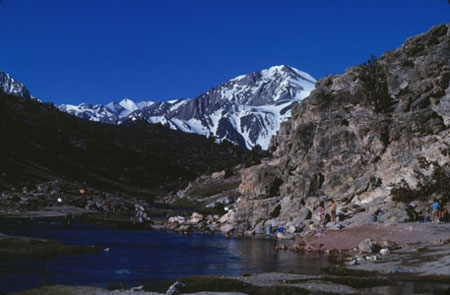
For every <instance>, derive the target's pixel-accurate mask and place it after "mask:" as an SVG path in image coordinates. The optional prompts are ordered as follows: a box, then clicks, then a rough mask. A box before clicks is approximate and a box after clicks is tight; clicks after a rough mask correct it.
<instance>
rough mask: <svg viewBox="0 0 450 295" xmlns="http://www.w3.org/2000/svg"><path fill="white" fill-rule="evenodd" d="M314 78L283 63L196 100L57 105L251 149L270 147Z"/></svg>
mask: <svg viewBox="0 0 450 295" xmlns="http://www.w3.org/2000/svg"><path fill="white" fill-rule="evenodd" d="M315 82H316V80H315V79H314V78H313V77H312V76H311V75H309V74H307V73H305V72H302V71H300V70H297V69H295V68H292V67H289V66H286V65H281V66H273V67H270V68H268V69H264V70H261V71H257V72H253V73H250V74H246V75H240V76H237V77H235V78H232V79H230V80H229V81H226V82H224V83H221V84H219V85H218V86H216V87H213V88H211V89H209V90H208V91H206V92H205V93H203V94H201V95H199V96H198V97H195V98H192V99H185V98H184V99H183V98H182V99H173V100H169V101H164V102H153V101H141V102H138V103H135V102H134V101H132V100H130V99H127V98H125V99H123V100H122V101H120V102H110V103H108V104H106V105H100V104H97V105H92V104H86V103H82V104H80V105H78V106H75V105H70V104H63V105H60V106H59V109H60V110H62V111H65V112H68V113H70V114H72V115H75V116H78V117H81V118H85V119H88V120H91V121H100V122H105V123H112V124H122V123H124V122H129V121H135V120H144V121H147V122H149V123H160V124H162V125H164V126H166V127H169V128H171V129H175V130H180V131H183V132H189V133H197V134H201V135H204V136H207V137H210V136H214V137H215V138H216V139H217V140H218V141H222V140H228V141H231V142H233V143H235V144H239V145H241V146H244V147H246V148H247V149H251V148H253V147H254V146H256V145H260V146H261V147H262V148H263V149H267V148H268V145H269V142H270V138H271V136H272V135H274V134H275V132H276V131H277V130H278V128H279V124H280V122H282V121H285V120H287V118H289V116H290V109H291V108H292V105H293V104H294V103H295V102H298V101H301V100H302V99H303V98H304V97H306V96H308V95H309V93H310V92H311V91H312V90H313V89H314V84H315Z"/></svg>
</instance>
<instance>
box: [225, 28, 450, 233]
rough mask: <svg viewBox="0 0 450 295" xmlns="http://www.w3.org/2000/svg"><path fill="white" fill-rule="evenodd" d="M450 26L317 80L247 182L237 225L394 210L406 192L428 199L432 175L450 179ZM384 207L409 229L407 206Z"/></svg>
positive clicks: (247, 175)
mask: <svg viewBox="0 0 450 295" xmlns="http://www.w3.org/2000/svg"><path fill="white" fill-rule="evenodd" d="M449 27H450V25H441V26H436V27H433V28H432V29H431V30H430V31H429V32H427V33H424V34H421V35H418V36H415V37H412V38H410V39H408V40H407V41H406V42H405V44H404V45H403V46H401V47H400V48H398V49H396V50H393V51H388V52H386V53H385V54H383V55H382V56H381V57H380V58H379V59H378V60H372V61H370V62H368V63H367V64H365V65H361V66H356V67H353V68H350V69H348V70H347V71H346V72H345V73H344V74H343V75H339V76H328V77H326V78H324V79H322V80H320V81H319V82H318V83H317V84H316V89H315V90H314V91H313V92H312V93H311V94H310V96H309V97H308V98H306V99H304V100H303V101H302V102H301V103H298V104H296V105H295V106H294V107H293V109H292V118H291V119H290V120H289V121H287V122H285V123H283V124H282V125H281V127H280V130H279V131H278V133H277V136H275V137H273V138H272V141H271V146H270V150H271V151H272V152H273V154H274V156H275V158H274V159H272V160H270V161H269V162H266V163H263V164H261V165H259V166H254V167H250V168H248V169H247V170H245V171H244V172H243V173H242V184H241V186H240V193H241V197H240V200H239V202H238V203H239V204H238V206H236V207H235V209H234V213H233V214H234V216H236V217H239V218H235V219H234V222H237V223H240V226H243V227H245V228H246V229H250V228H252V227H253V226H255V225H256V224H259V222H261V221H263V220H270V221H271V222H272V221H274V220H275V221H276V222H278V223H280V224H283V223H284V224H287V223H289V222H290V221H292V220H294V219H296V218H297V216H298V217H299V220H301V219H302V218H301V217H300V216H301V215H302V214H303V213H302V212H301V210H300V208H302V207H305V208H306V209H308V210H309V211H310V212H313V211H314V210H316V209H317V207H318V206H319V204H320V203H321V202H325V205H326V206H329V200H331V199H334V200H335V201H336V202H337V204H338V211H339V208H343V209H346V210H347V212H346V213H345V215H346V217H352V216H353V215H354V214H356V213H358V212H360V210H366V209H367V210H371V206H370V205H368V204H371V203H373V202H376V203H375V204H376V205H377V206H379V205H380V204H381V205H382V204H389V203H390V202H391V201H392V198H393V197H394V195H393V193H392V191H393V189H394V188H396V187H397V186H398V185H399V184H401V183H406V185H407V187H408V189H409V190H411V191H415V190H421V192H423V194H416V196H421V197H426V196H430V194H431V193H433V192H432V191H430V190H427V188H430V189H431V190H432V189H433V187H434V188H436V185H435V183H436V181H439V179H438V180H436V179H435V177H434V176H433V174H434V171H441V172H442V174H441V175H444V176H445V175H447V176H446V177H447V178H448V179H450V148H449V146H448V141H449V138H450V87H449V81H450V29H449ZM433 177H434V178H433ZM442 179H446V178H445V177H444V178H441V181H442ZM444 182H445V181H444ZM411 195H412V194H411ZM407 197H408V196H407ZM409 201H412V200H409ZM381 205H380V206H381ZM383 206H384V207H382V208H380V209H383V210H384V211H385V212H384V213H385V215H384V217H382V221H385V222H402V221H406V220H407V214H406V210H405V207H404V206H394V205H393V206H388V205H386V206H385V205H383ZM326 209H327V213H329V208H328V207H327V208H326ZM271 213H272V214H271ZM278 213H279V214H278ZM367 214H370V212H369V211H368V212H367ZM272 215H275V216H272ZM274 218H275V219H274ZM383 218H385V219H386V220H383ZM255 221H258V222H255Z"/></svg>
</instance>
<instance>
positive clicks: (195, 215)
mask: <svg viewBox="0 0 450 295" xmlns="http://www.w3.org/2000/svg"><path fill="white" fill-rule="evenodd" d="M202 220H203V215H202V214H200V213H197V212H194V213H192V216H191V219H189V223H190V224H198V223H200V222H201V221H202Z"/></svg>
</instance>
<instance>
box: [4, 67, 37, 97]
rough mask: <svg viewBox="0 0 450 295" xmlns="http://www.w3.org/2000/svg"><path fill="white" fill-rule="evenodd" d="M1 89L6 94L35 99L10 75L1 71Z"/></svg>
mask: <svg viewBox="0 0 450 295" xmlns="http://www.w3.org/2000/svg"><path fill="white" fill-rule="evenodd" d="M0 89H1V90H2V91H3V92H4V93H6V94H11V95H14V96H18V97H25V98H34V96H33V95H31V93H30V92H29V91H28V89H27V88H26V87H25V86H24V85H23V84H22V83H20V82H19V81H17V80H15V79H14V78H13V77H11V75H10V74H7V73H5V72H2V71H0Z"/></svg>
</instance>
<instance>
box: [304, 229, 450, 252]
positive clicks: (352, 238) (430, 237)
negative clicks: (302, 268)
mask: <svg viewBox="0 0 450 295" xmlns="http://www.w3.org/2000/svg"><path fill="white" fill-rule="evenodd" d="M367 238H371V239H373V240H382V239H387V240H390V241H393V242H395V243H397V244H398V245H400V246H401V247H402V248H408V247H410V246H413V245H416V246H417V245H420V244H422V245H442V244H444V243H446V242H450V224H433V223H401V224H370V225H363V226H355V227H352V228H347V229H341V230H335V229H329V230H325V231H323V232H312V233H309V234H308V235H306V236H305V237H304V238H303V241H304V242H305V243H306V244H307V245H311V246H314V247H320V248H322V249H337V250H351V249H354V248H357V247H358V245H359V243H360V242H361V241H362V240H364V239H367Z"/></svg>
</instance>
